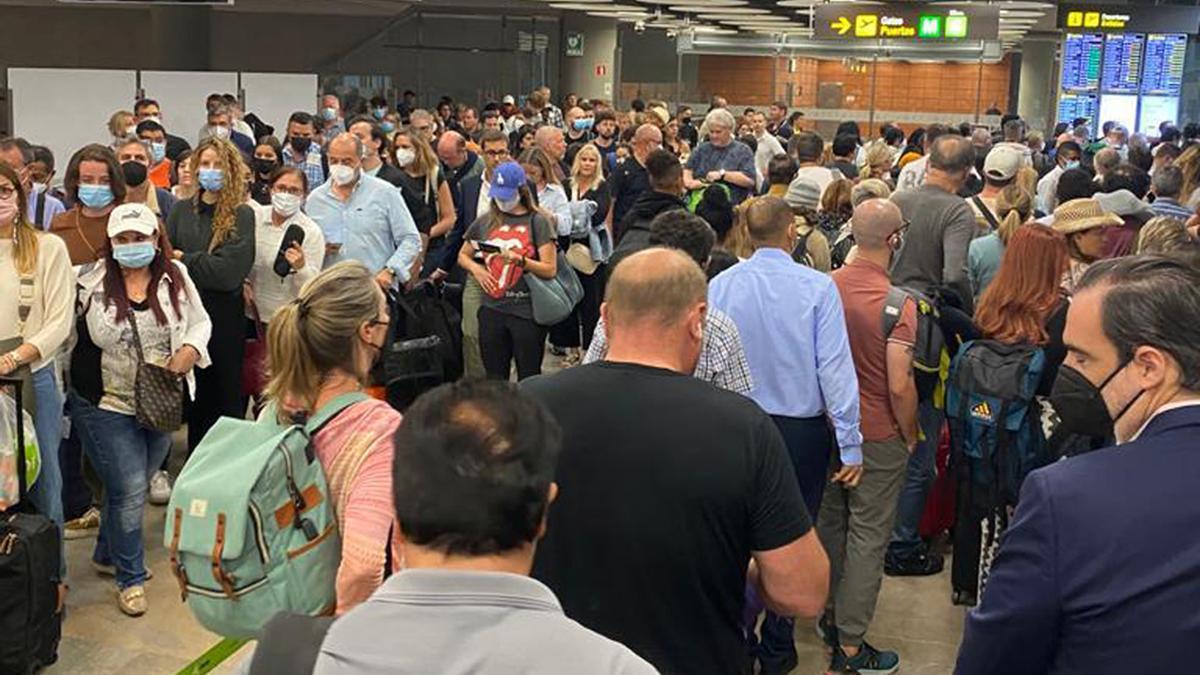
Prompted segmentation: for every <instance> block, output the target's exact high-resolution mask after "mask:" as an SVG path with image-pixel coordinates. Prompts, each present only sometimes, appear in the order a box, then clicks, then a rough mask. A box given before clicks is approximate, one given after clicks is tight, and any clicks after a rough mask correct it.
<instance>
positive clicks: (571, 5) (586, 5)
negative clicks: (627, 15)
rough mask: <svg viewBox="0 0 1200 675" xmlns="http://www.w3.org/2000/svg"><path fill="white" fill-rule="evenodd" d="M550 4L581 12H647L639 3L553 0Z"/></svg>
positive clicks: (557, 7) (556, 7) (558, 7)
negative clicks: (561, 0) (620, 3)
mask: <svg viewBox="0 0 1200 675" xmlns="http://www.w3.org/2000/svg"><path fill="white" fill-rule="evenodd" d="M550 6H551V7H553V8H555V9H573V10H577V11H580V12H592V11H601V10H607V11H622V12H645V11H646V8H645V7H641V6H638V5H614V4H611V3H606V4H597V3H594V2H552V3H550Z"/></svg>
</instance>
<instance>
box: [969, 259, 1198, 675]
mask: <svg viewBox="0 0 1200 675" xmlns="http://www.w3.org/2000/svg"><path fill="white" fill-rule="evenodd" d="M1063 340H1064V342H1065V343H1066V346H1067V358H1066V361H1065V362H1064V363H1063V365H1062V367H1061V368H1060V369H1059V371H1058V379H1057V380H1056V381H1055V384H1054V390H1053V392H1052V393H1051V396H1050V399H1051V401H1052V403H1053V404H1054V410H1055V412H1057V413H1058V415H1059V416H1060V417H1061V419H1062V422H1061V424H1062V427H1063V428H1064V429H1069V430H1077V431H1081V432H1084V433H1088V434H1100V433H1106V432H1107V433H1111V434H1112V435H1113V437H1114V438H1115V439H1116V443H1117V447H1110V448H1105V449H1102V450H1097V451H1094V452H1091V453H1088V454H1084V455H1079V456H1075V457H1072V458H1070V459H1068V460H1067V461H1062V462H1055V463H1052V464H1050V465H1049V466H1047V467H1044V468H1042V469H1038V470H1037V471H1034V472H1032V473H1030V474H1029V475H1028V476H1027V477H1026V478H1025V481H1024V483H1023V485H1022V487H1021V496H1020V500H1019V502H1018V504H1017V509H1016V513H1015V514H1014V515H1013V517H1012V521H1011V524H1010V525H1009V526H1008V529H1007V531H1005V533H1004V540H1003V541H1002V542H1001V544H1000V550H999V553H998V554H997V556H996V559H995V562H993V563H992V567H991V570H990V572H989V575H988V583H987V588H986V590H985V591H984V593H983V598H982V601H981V603H980V604H979V606H978V607H976V608H975V609H973V610H971V612H970V613H969V614H968V615H967V622H966V630H965V633H964V635H963V643H962V646H961V648H960V650H959V654H958V666H957V669H956V671H955V672H957V673H962V674H964V675H965V674H972V675H973V674H991V673H995V674H997V675H999V674H1001V673H1048V672H1057V671H1063V670H1069V671H1070V672H1078V673H1134V672H1136V673H1163V672H1178V671H1180V670H1181V667H1180V658H1186V655H1187V654H1188V653H1190V650H1192V649H1193V648H1194V647H1195V645H1196V642H1197V640H1198V639H1200V624H1197V622H1196V608H1197V607H1200V584H1198V583H1196V579H1198V578H1200V547H1197V545H1196V537H1195V536H1194V533H1195V531H1196V524H1197V523H1200V500H1197V499H1196V495H1195V492H1196V484H1197V481H1198V480H1200V441H1198V440H1197V439H1200V270H1197V269H1196V268H1194V267H1191V266H1189V265H1188V264H1187V263H1186V262H1184V261H1182V260H1176V259H1172V258H1168V257H1163V256H1130V257H1125V258H1117V259H1111V260H1104V261H1101V262H1098V263H1095V264H1094V265H1092V266H1091V267H1090V268H1089V269H1088V271H1087V272H1086V273H1085V274H1084V275H1083V278H1082V279H1081V280H1080V283H1079V285H1078V286H1077V287H1076V290H1075V294H1074V296H1073V297H1072V298H1071V308H1070V310H1069V311H1068V314H1067V325H1066V330H1065V332H1064V333H1063ZM1065 664H1069V666H1068V665H1065ZM1189 668H1190V667H1187V666H1184V667H1183V668H1182V670H1188V669H1189Z"/></svg>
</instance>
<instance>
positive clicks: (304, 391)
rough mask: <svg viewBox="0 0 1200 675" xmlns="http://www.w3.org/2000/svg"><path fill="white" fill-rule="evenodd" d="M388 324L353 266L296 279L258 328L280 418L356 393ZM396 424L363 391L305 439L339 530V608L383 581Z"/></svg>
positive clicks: (367, 277) (374, 290)
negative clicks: (292, 293) (287, 298)
mask: <svg viewBox="0 0 1200 675" xmlns="http://www.w3.org/2000/svg"><path fill="white" fill-rule="evenodd" d="M388 321H389V317H388V309H387V302H386V301H385V299H384V295H383V291H381V290H380V289H379V284H376V283H374V275H373V274H372V273H371V271H370V270H368V269H367V268H366V267H364V266H363V265H362V264H361V263H358V262H349V261H348V262H342V263H338V264H336V265H334V266H333V267H330V268H328V269H326V270H325V271H323V272H321V273H320V274H318V275H317V277H316V278H315V279H313V280H312V281H309V282H308V283H307V284H305V285H304V287H303V288H302V289H300V295H299V296H298V297H297V298H296V299H295V300H294V301H292V302H289V303H287V304H286V305H284V306H283V307H281V308H280V309H279V311H278V312H276V314H275V318H274V319H273V320H272V321H271V325H270V327H269V328H268V329H267V350H268V361H269V363H270V371H271V381H270V383H269V384H268V385H267V397H268V398H269V399H270V400H271V401H272V403H273V406H272V408H273V411H274V414H275V415H277V416H278V418H279V421H281V422H285V423H287V422H290V421H291V420H292V419H294V418H295V417H296V416H297V415H302V416H312V415H313V414H315V413H316V412H317V411H319V410H321V409H322V408H323V407H325V406H326V405H328V404H330V403H331V402H334V400H335V399H338V398H340V397H342V396H345V395H350V394H360V393H361V392H362V391H363V386H364V384H365V383H366V381H367V377H368V374H369V373H370V372H371V367H372V366H373V365H374V363H375V361H376V360H378V359H379V357H380V354H381V352H382V351H383V345H384V340H385V338H386V335H387V327H388ZM272 408H268V413H267V414H271V413H270V411H271V410H272ZM399 426H400V413H398V412H396V411H395V410H394V409H393V408H392V407H391V406H389V405H388V404H386V403H384V402H382V401H377V400H374V399H368V398H363V399H362V400H360V401H357V402H355V403H352V404H350V405H349V406H348V407H346V408H345V409H344V410H342V411H341V412H340V413H338V414H337V415H336V416H335V417H334V418H333V419H332V420H330V421H329V422H328V423H327V424H325V425H324V426H323V427H321V429H320V430H319V431H317V433H316V435H315V436H314V437H313V447H314V448H315V450H316V455H317V459H318V460H319V461H320V462H321V468H323V469H324V470H325V476H326V479H327V480H328V482H329V492H330V497H331V498H332V499H333V504H334V511H335V512H336V513H337V517H338V531H339V532H340V533H341V536H342V561H341V564H340V565H339V566H338V571H337V613H338V614H341V613H343V612H345V611H347V610H349V609H351V608H352V607H354V606H355V605H356V604H358V603H360V602H362V601H363V600H366V599H367V597H368V596H370V595H371V593H372V592H373V591H374V590H375V589H376V588H378V587H379V585H380V584H381V583H383V568H384V564H385V561H386V559H387V554H386V551H387V550H388V545H389V539H388V535H389V533H390V532H392V531H393V528H392V525H393V521H394V520H395V518H394V516H393V509H392V499H393V495H392V436H393V435H394V434H395V432H396V429H397V427H399Z"/></svg>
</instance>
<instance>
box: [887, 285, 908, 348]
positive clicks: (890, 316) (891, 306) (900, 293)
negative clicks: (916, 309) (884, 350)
mask: <svg viewBox="0 0 1200 675" xmlns="http://www.w3.org/2000/svg"><path fill="white" fill-rule="evenodd" d="M907 301H908V293H907V292H906V291H905V290H904V289H903V288H899V287H897V286H892V287H891V288H889V289H888V294H887V298H886V299H885V300H884V301H883V337H884V339H887V338H888V337H889V336H891V334H892V331H893V330H895V328H896V324H898V323H900V315H901V314H903V312H904V303H905V302H907Z"/></svg>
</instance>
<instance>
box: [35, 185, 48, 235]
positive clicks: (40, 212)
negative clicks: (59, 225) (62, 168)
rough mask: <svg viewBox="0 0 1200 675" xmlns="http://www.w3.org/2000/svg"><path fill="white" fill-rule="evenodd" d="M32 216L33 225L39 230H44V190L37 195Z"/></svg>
mask: <svg viewBox="0 0 1200 675" xmlns="http://www.w3.org/2000/svg"><path fill="white" fill-rule="evenodd" d="M36 209H37V210H36V211H35V212H34V214H33V224H34V225H37V226H38V227H39V228H41V229H43V230H44V229H47V228H46V192H45V190H43V191H41V192H39V193H37V207H36Z"/></svg>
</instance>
